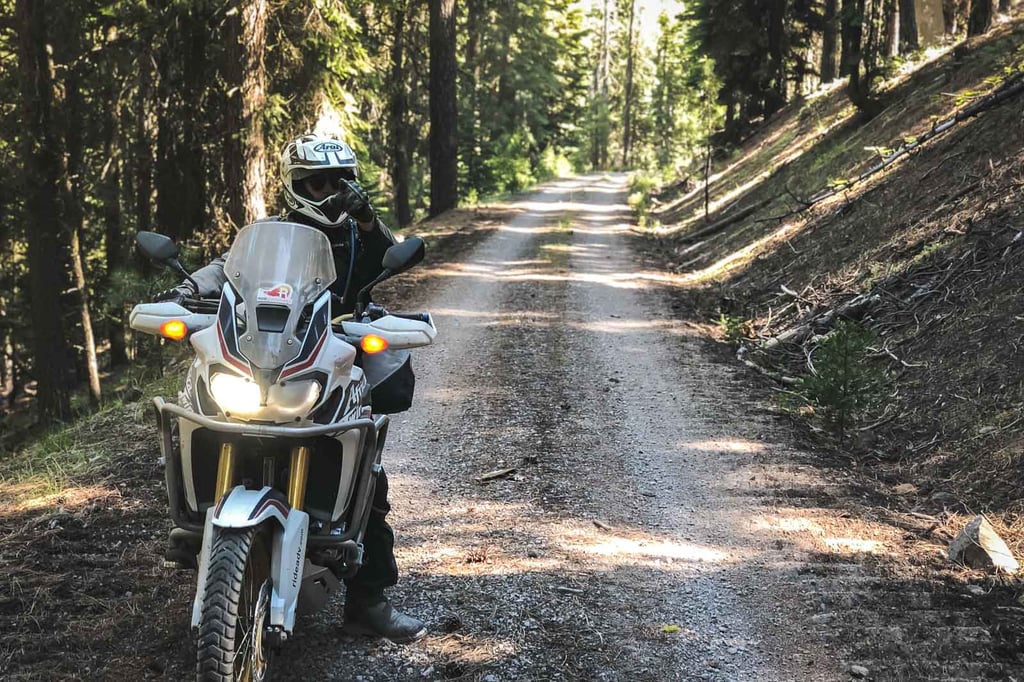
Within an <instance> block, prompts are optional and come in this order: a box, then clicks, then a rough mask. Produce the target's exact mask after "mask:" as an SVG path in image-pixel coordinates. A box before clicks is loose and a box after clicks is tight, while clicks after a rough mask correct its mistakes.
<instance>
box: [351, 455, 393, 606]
mask: <svg viewBox="0 0 1024 682" xmlns="http://www.w3.org/2000/svg"><path fill="white" fill-rule="evenodd" d="M389 511H391V504H390V503H389V502H388V477H387V474H386V473H384V470H383V469H381V470H380V473H379V474H377V486H376V488H375V489H374V493H373V503H372V506H371V508H370V517H369V519H368V520H367V522H366V532H365V533H364V535H363V565H362V566H361V567H360V568H359V571H358V572H357V573H356V574H355V575H354V576H352V577H351V578H349V579H348V580H346V581H345V585H346V587H347V598H349V599H359V600H366V601H370V602H375V601H378V600H379V599H380V598H381V597H382V596H383V595H384V589H385V588H387V587H391V586H392V585H394V584H395V583H397V582H398V564H396V563H395V534H394V532H393V531H392V530H391V526H389V525H388V523H387V521H386V520H385V517H386V516H387V514H388V512H389Z"/></svg>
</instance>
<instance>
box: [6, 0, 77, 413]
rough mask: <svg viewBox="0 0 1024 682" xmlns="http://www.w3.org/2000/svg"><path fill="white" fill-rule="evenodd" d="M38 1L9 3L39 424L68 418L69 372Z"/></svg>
mask: <svg viewBox="0 0 1024 682" xmlns="http://www.w3.org/2000/svg"><path fill="white" fill-rule="evenodd" d="M47 4H48V3H47V2H46V0H17V4H16V9H15V23H16V26H17V30H18V68H19V75H20V81H21V83H20V90H21V114H22V115H21V120H22V131H23V133H24V134H23V135H22V136H21V146H22V150H21V151H22V160H23V163H24V171H23V176H24V179H25V188H24V197H25V208H26V215H27V219H28V222H29V224H30V225H31V229H29V230H26V232H27V241H28V267H29V287H30V293H31V296H32V306H31V311H32V312H31V315H30V317H31V321H32V327H33V329H32V358H33V372H34V374H35V378H36V381H37V382H38V384H37V386H38V388H37V395H36V400H37V404H38V407H39V413H40V416H41V417H42V418H43V419H44V420H57V421H64V420H66V419H68V418H69V417H70V416H71V399H70V390H69V377H70V374H71V372H70V367H69V364H68V349H67V340H66V337H65V336H64V325H63V323H62V311H61V305H60V294H61V291H63V289H64V278H63V276H62V275H63V272H64V267H63V263H64V260H63V253H62V250H61V242H60V237H61V229H60V223H59V220H58V218H59V216H58V215H57V208H56V204H55V202H54V197H56V196H58V194H59V189H60V159H59V158H58V156H57V153H58V152H57V150H58V149H59V148H60V145H59V142H58V140H57V139H56V136H55V135H54V129H53V127H54V124H53V118H52V116H53V81H52V78H51V75H50V74H51V73H52V65H51V64H50V58H49V54H48V52H47V43H48V36H47V27H48V25H49V22H48V21H47V17H46V8H47Z"/></svg>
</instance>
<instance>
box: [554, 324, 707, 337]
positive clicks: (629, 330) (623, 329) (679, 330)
mask: <svg viewBox="0 0 1024 682" xmlns="http://www.w3.org/2000/svg"><path fill="white" fill-rule="evenodd" d="M561 324H562V326H564V327H568V328H569V329H575V330H577V331H584V332H600V333H603V334H635V333H637V332H659V333H663V334H664V333H668V334H672V335H674V336H686V337H695V338H696V337H699V336H701V335H700V334H698V333H697V331H696V330H695V329H694V328H693V327H691V326H688V325H685V324H682V323H679V322H677V321H675V320H596V321H595V320H588V321H586V322H572V321H564V322H562V323H561Z"/></svg>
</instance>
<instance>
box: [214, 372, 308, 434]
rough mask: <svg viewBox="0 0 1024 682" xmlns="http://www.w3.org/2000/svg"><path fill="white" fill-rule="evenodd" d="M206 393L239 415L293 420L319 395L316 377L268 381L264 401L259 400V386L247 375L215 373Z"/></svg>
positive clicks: (222, 407) (264, 418)
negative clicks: (306, 379) (208, 391)
mask: <svg viewBox="0 0 1024 682" xmlns="http://www.w3.org/2000/svg"><path fill="white" fill-rule="evenodd" d="M210 394H211V395H212V396H213V399H214V400H216V401H217V405H219V406H220V409H222V410H224V412H225V413H226V414H230V415H231V416H232V417H237V418H239V419H260V420H266V421H275V422H285V421H293V420H295V418H296V417H299V418H301V417H305V416H306V415H307V414H309V411H310V410H311V409H313V405H315V404H316V401H317V400H319V398H320V384H319V383H317V382H316V381H287V382H285V383H284V385H283V386H282V385H281V384H279V383H274V384H271V386H270V389H269V390H268V391H267V404H266V405H261V404H260V387H259V386H258V385H257V384H256V382H254V381H252V380H251V379H246V378H244V377H240V376H236V375H234V374H225V373H218V374H214V375H213V376H212V377H211V378H210Z"/></svg>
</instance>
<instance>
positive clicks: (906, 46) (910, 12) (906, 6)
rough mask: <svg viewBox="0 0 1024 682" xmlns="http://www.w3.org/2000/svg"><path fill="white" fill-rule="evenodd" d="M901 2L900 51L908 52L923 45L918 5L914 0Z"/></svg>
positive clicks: (902, 0) (900, 0) (901, 0)
mask: <svg viewBox="0 0 1024 682" xmlns="http://www.w3.org/2000/svg"><path fill="white" fill-rule="evenodd" d="M899 3H900V52H901V53H903V54H907V53H909V52H913V51H914V50H917V49H919V48H920V47H921V43H920V41H919V39H918V30H917V7H916V6H915V4H914V0H899Z"/></svg>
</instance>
